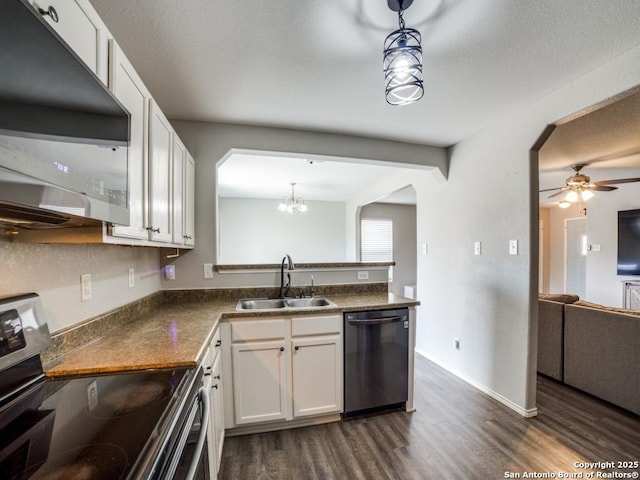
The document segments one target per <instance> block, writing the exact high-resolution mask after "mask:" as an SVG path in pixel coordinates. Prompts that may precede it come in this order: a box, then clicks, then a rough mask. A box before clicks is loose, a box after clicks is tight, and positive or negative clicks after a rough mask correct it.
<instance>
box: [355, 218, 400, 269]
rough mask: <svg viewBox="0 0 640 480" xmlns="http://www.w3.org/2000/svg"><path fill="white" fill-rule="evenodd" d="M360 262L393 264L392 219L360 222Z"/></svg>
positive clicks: (363, 220) (364, 219) (373, 219)
mask: <svg viewBox="0 0 640 480" xmlns="http://www.w3.org/2000/svg"><path fill="white" fill-rule="evenodd" d="M360 261H362V262H393V222H392V221H391V220H390V219H386V218H363V219H362V220H360Z"/></svg>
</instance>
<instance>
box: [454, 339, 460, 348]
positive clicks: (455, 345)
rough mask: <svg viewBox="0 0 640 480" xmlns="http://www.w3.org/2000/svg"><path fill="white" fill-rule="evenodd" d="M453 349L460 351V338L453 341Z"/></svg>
mask: <svg viewBox="0 0 640 480" xmlns="http://www.w3.org/2000/svg"><path fill="white" fill-rule="evenodd" d="M453 348H455V349H456V350H460V339H459V338H454V339H453Z"/></svg>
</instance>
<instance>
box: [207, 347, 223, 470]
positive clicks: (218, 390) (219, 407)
mask: <svg viewBox="0 0 640 480" xmlns="http://www.w3.org/2000/svg"><path fill="white" fill-rule="evenodd" d="M212 348H213V347H212ZM221 357H222V356H221V355H217V357H216V359H215V361H214V362H213V369H212V373H211V377H212V380H213V382H212V385H211V388H212V392H211V393H212V395H211V400H212V404H211V406H212V408H213V412H212V413H213V415H211V417H210V418H211V423H210V425H209V432H211V439H212V442H211V443H212V444H211V446H210V448H209V456H210V459H209V465H210V468H211V472H215V473H218V470H220V461H221V460H222V446H223V445H224V405H223V395H222V378H221V371H222V368H221V364H220V358H221Z"/></svg>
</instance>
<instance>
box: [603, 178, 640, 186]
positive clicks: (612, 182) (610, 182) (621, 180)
mask: <svg viewBox="0 0 640 480" xmlns="http://www.w3.org/2000/svg"><path fill="white" fill-rule="evenodd" d="M634 182H640V178H619V179H617V180H602V181H601V182H595V184H596V185H598V186H600V185H615V184H617V183H634Z"/></svg>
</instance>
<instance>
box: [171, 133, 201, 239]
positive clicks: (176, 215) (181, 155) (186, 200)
mask: <svg viewBox="0 0 640 480" xmlns="http://www.w3.org/2000/svg"><path fill="white" fill-rule="evenodd" d="M194 169H195V165H194V162H193V157H192V156H191V155H190V154H189V152H188V151H187V149H186V147H185V146H184V144H183V143H182V142H181V141H180V138H178V136H177V135H174V136H173V180H172V216H173V243H174V244H175V245H176V246H179V247H192V246H193V245H194V237H195V234H194V227H195V225H194V213H195V212H194V208H195V192H194V182H195V172H194Z"/></svg>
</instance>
